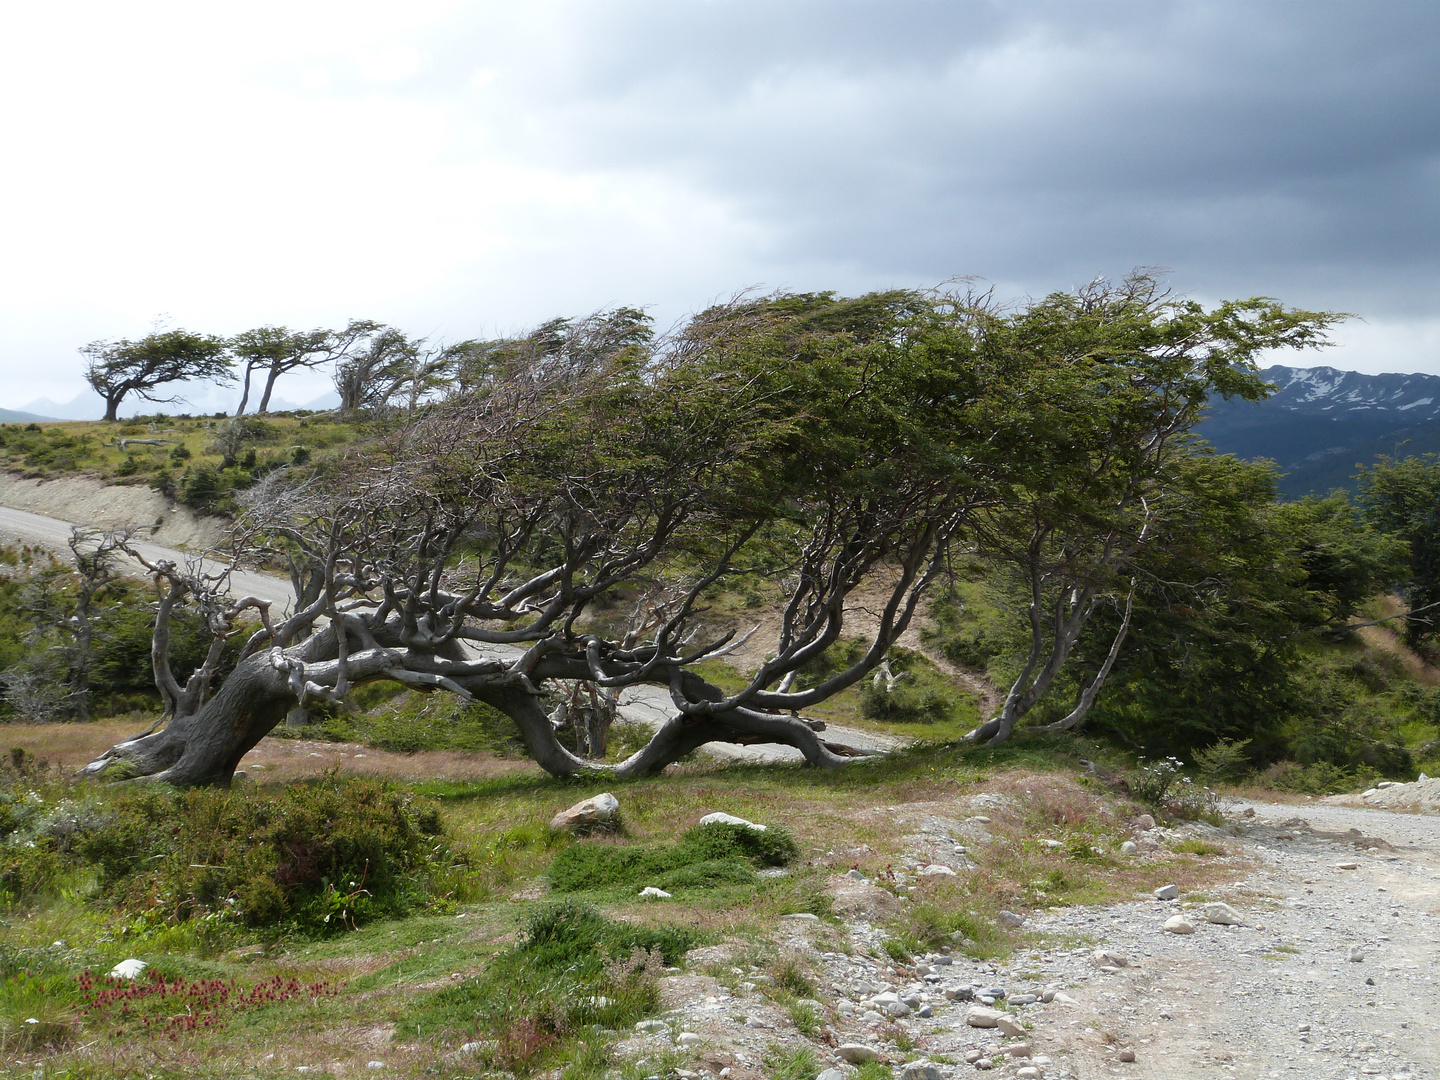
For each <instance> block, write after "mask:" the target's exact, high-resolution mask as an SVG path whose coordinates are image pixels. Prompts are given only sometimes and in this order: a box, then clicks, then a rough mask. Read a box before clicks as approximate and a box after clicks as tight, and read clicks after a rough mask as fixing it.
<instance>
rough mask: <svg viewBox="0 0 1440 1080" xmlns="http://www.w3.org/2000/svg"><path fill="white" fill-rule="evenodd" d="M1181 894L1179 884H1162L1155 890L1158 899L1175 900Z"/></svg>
mask: <svg viewBox="0 0 1440 1080" xmlns="http://www.w3.org/2000/svg"><path fill="white" fill-rule="evenodd" d="M1179 895H1180V886H1179V885H1161V886H1160V887H1159V888H1158V889H1156V890H1155V899H1156V900H1174V899H1175V898H1176V897H1177V896H1179Z"/></svg>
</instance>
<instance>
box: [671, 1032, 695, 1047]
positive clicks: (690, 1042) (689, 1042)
mask: <svg viewBox="0 0 1440 1080" xmlns="http://www.w3.org/2000/svg"><path fill="white" fill-rule="evenodd" d="M675 1041H676V1042H677V1043H679V1044H680V1045H681V1046H699V1045H700V1036H699V1035H696V1034H695V1032H693V1031H682V1032H681V1033H680V1034H679V1035H677V1036H675Z"/></svg>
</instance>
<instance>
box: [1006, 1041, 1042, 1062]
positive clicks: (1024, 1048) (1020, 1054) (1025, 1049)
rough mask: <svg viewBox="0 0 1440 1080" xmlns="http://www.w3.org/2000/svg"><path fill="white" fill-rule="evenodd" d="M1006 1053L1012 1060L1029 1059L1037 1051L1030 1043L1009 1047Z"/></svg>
mask: <svg viewBox="0 0 1440 1080" xmlns="http://www.w3.org/2000/svg"><path fill="white" fill-rule="evenodd" d="M1005 1052H1006V1053H1007V1054H1009V1055H1010V1056H1011V1057H1012V1058H1028V1057H1029V1056H1030V1055H1031V1054H1033V1053H1034V1052H1035V1051H1034V1050H1033V1048H1032V1047H1031V1046H1030V1044H1029V1043H1028V1042H1022V1043H1016V1044H1015V1045H1014V1046H1007V1047H1006V1048H1005Z"/></svg>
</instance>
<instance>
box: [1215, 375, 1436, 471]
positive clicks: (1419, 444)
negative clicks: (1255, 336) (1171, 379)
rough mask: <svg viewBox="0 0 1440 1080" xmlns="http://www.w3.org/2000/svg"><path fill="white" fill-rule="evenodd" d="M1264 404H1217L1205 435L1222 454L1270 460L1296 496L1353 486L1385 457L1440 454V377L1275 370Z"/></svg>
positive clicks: (1222, 402) (1223, 402)
mask: <svg viewBox="0 0 1440 1080" xmlns="http://www.w3.org/2000/svg"><path fill="white" fill-rule="evenodd" d="M1261 374H1262V375H1264V377H1265V380H1266V381H1267V382H1270V383H1273V384H1274V385H1275V386H1276V390H1275V392H1274V393H1273V394H1272V395H1271V396H1270V397H1269V398H1268V399H1267V400H1265V401H1259V402H1250V401H1215V402H1213V403H1212V404H1211V409H1210V415H1209V416H1208V417H1206V419H1205V420H1204V422H1202V423H1201V425H1200V427H1199V429H1198V434H1199V435H1201V436H1202V437H1203V438H1206V439H1208V440H1209V441H1210V443H1211V444H1212V445H1213V446H1214V447H1215V448H1216V449H1217V450H1219V451H1221V452H1223V453H1230V454H1235V455H1236V456H1237V457H1242V458H1247V459H1248V458H1270V459H1272V460H1273V461H1274V462H1275V463H1276V464H1278V465H1279V466H1280V468H1281V469H1283V470H1284V471H1285V473H1286V476H1285V477H1284V478H1283V479H1282V480H1281V483H1280V487H1281V490H1282V491H1283V492H1284V493H1285V494H1286V495H1290V496H1297V495H1304V494H1308V493H1310V492H1312V491H1313V492H1318V493H1320V494H1324V493H1325V492H1328V491H1330V490H1331V489H1333V488H1337V487H1347V488H1348V487H1353V486H1354V485H1353V477H1354V474H1355V473H1356V472H1357V470H1358V466H1359V465H1362V464H1369V463H1371V462H1373V461H1374V459H1375V458H1376V457H1378V456H1380V455H1382V454H1388V455H1390V456H1392V457H1405V456H1408V455H1410V454H1423V453H1434V452H1437V451H1440V375H1362V374H1360V373H1359V372H1356V371H1340V370H1338V369H1336V368H1330V367H1315V368H1292V367H1282V366H1279V365H1277V366H1275V367H1271V368H1267V369H1265V370H1264V371H1263V372H1262V373H1261Z"/></svg>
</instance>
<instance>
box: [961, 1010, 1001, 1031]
mask: <svg viewBox="0 0 1440 1080" xmlns="http://www.w3.org/2000/svg"><path fill="white" fill-rule="evenodd" d="M1004 1015H1005V1014H1004V1013H1002V1012H1000V1011H998V1010H996V1009H982V1008H979V1007H978V1006H977V1007H976V1008H973V1009H970V1010H969V1011H968V1012H966V1013H965V1023H967V1024H969V1025H970V1026H971V1027H977V1028H993V1027H994V1026H995V1024H996V1023H997V1022H998V1021H999V1019H1000V1017H1002V1016H1004Z"/></svg>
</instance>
